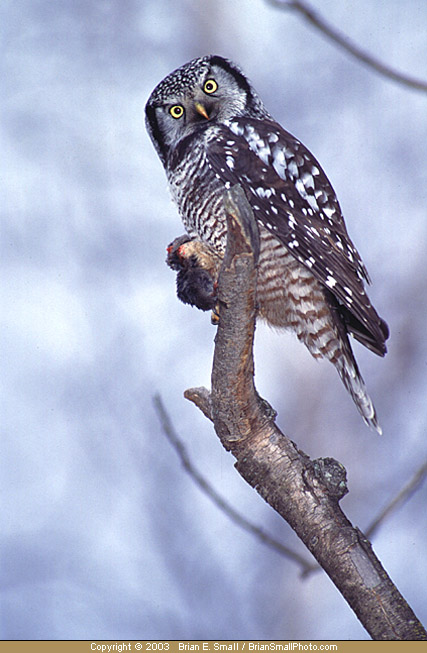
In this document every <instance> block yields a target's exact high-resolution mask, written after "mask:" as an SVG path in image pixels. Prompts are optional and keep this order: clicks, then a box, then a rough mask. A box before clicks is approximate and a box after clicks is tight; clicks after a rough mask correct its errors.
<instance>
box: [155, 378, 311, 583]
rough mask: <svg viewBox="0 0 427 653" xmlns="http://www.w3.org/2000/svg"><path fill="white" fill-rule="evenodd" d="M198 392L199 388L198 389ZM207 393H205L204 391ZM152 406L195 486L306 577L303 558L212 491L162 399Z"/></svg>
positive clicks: (307, 564)
mask: <svg viewBox="0 0 427 653" xmlns="http://www.w3.org/2000/svg"><path fill="white" fill-rule="evenodd" d="M199 390H200V388H199ZM206 392H207V391H206ZM153 402H154V406H155V409H156V412H157V414H158V416H159V419H160V423H161V425H162V429H163V432H164V434H165V435H166V437H167V439H168V440H169V442H170V443H171V445H172V446H173V448H174V449H175V451H176V452H177V454H178V456H179V458H180V460H181V463H182V465H183V467H184V469H185V470H186V472H187V473H188V474H189V476H190V477H191V478H192V479H193V481H194V482H195V483H196V485H198V486H199V488H200V489H201V490H202V491H203V492H204V493H205V494H206V495H207V496H208V497H209V498H210V499H211V501H213V503H215V504H216V505H217V506H218V508H219V509H220V510H221V511H222V512H223V513H225V514H226V515H227V517H229V518H230V519H231V520H232V521H233V522H234V523H236V524H237V525H238V526H240V527H241V528H243V529H244V530H245V531H248V532H249V533H252V535H255V537H257V538H258V539H259V540H260V541H261V542H262V543H263V544H266V545H267V546H269V547H270V548H271V549H274V550H275V551H277V553H279V554H280V555H283V556H285V557H287V558H290V559H291V560H293V561H294V562H296V563H297V564H298V565H300V567H301V573H302V576H307V574H308V573H309V572H310V571H312V570H313V566H312V564H311V563H309V562H308V561H307V560H306V559H305V558H303V556H300V555H299V554H298V553H296V552H295V551H293V550H292V549H289V548H288V547H287V546H285V545H284V544H282V543H281V542H278V540H276V539H274V538H273V537H271V535H268V533H265V532H264V531H263V530H262V529H261V528H259V526H256V525H255V524H253V523H252V522H250V521H249V520H248V519H246V517H243V515H241V514H240V513H239V512H238V511H237V510H235V509H234V508H233V507H232V506H230V504H229V503H228V502H227V501H226V500H225V499H224V498H223V497H222V496H221V495H220V494H218V493H217V492H216V490H214V488H213V487H212V486H211V485H210V484H209V483H208V481H207V480H206V479H205V478H204V476H202V474H200V472H199V471H198V470H197V469H196V468H195V467H194V465H193V463H192V462H191V459H190V457H189V455H188V453H187V450H186V448H185V445H184V444H183V442H182V441H181V439H180V438H179V436H178V434H177V432H176V431H175V429H174V427H173V425H172V421H171V419H170V417H169V414H168V412H167V411H166V408H165V406H164V404H163V401H162V398H161V397H160V395H159V394H156V395H154V397H153Z"/></svg>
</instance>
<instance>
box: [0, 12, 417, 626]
mask: <svg viewBox="0 0 427 653" xmlns="http://www.w3.org/2000/svg"><path fill="white" fill-rule="evenodd" d="M312 4H313V6H315V7H317V8H318V9H319V10H321V12H322V14H323V15H324V16H325V17H327V18H328V19H329V20H330V21H331V22H332V23H333V24H335V25H336V26H337V27H339V28H340V29H342V30H343V31H344V32H345V33H347V34H348V35H350V36H351V37H352V38H353V39H354V40H355V41H356V42H358V43H359V44H360V45H361V46H363V47H364V48H365V49H366V50H367V51H370V52H372V53H373V54H376V56H378V57H379V58H381V59H382V60H384V61H386V62H388V63H389V64H390V65H392V66H394V67H395V68H397V69H400V70H402V71H406V72H407V73H410V74H413V75H417V76H420V77H422V76H424V77H426V76H427V73H426V70H425V66H424V64H425V61H426V29H425V25H426V20H427V5H426V3H425V2H422V1H421V0H420V1H417V0H409V1H408V2H404V3H402V2H401V1H400V0H387V1H380V0H376V1H374V0H370V1H368V0H358V2H342V1H341V0H323V1H322V2H321V1H320V0H316V1H315V0H313V2H312ZM0 32H1V38H0V47H1V57H0V71H1V72H0V75H1V89H2V91H1V96H2V100H1V102H0V111H1V124H0V143H1V149H0V152H1V155H0V156H1V159H0V160H1V169H0V184H1V187H0V197H1V205H0V206H1V208H0V211H1V264H2V285H1V309H0V310H1V313H0V315H1V327H2V328H1V361H2V363H1V367H2V373H1V401H2V404H1V439H0V461H1V462H0V465H1V469H0V473H1V476H0V484H1V512H0V520H1V523H0V547H1V579H0V581H1V582H0V586H1V589H0V601H1V606H0V615H1V617H0V618H1V628H0V636H1V638H3V639H26V638H29V639H33V638H34V639H37V638H48V639H54V638H62V639H68V638H82V639H91V638H111V639H115V638H126V639H129V638H284V639H288V638H290V639H292V638H343V639H347V638H366V637H367V634H366V632H365V631H364V629H363V628H362V627H361V626H360V624H359V623H358V621H357V620H356V618H355V617H354V615H353V613H352V612H351V611H350V609H349V608H348V606H347V604H346V603H345V602H344V600H343V599H342V598H341V596H340V595H339V594H338V592H337V591H336V589H335V588H334V586H333V585H332V583H331V582H330V581H329V579H328V578H327V577H325V575H324V574H322V573H317V574H315V575H313V576H312V577H310V578H309V579H307V580H305V581H303V580H301V579H300V577H299V572H298V568H297V567H296V566H295V565H294V564H293V563H292V562H290V561H288V560H286V559H284V558H282V557H280V556H279V555H277V554H276V553H275V552H273V551H270V550H269V549H268V548H266V547H265V546H263V545H262V544H260V543H259V542H258V541H256V540H254V539H253V538H252V537H251V536H249V535H247V534H246V533H244V532H242V531H241V530H240V529H239V528H238V527H237V526H235V525H234V524H232V523H231V522H230V521H229V520H228V519H227V517H225V516H224V515H223V514H221V513H220V512H218V510H217V508H216V507H214V506H213V505H212V504H211V503H210V502H209V500H208V499H207V498H206V497H205V496H203V495H201V494H200V492H199V491H198V490H197V489H196V488H195V486H194V484H193V482H192V480H191V479H190V478H189V477H188V476H187V475H186V474H185V472H184V471H183V469H182V467H181V465H180V463H179V461H178V459H177V456H176V454H175V452H174V451H173V450H172V449H171V447H170V445H169V444H168V442H167V440H166V439H165V437H164V434H163V433H162V431H161V428H160V426H159V421H158V418H157V416H156V413H155V411H154V408H153V403H152V396H153V393H154V392H156V391H157V392H160V393H161V395H162V397H163V400H164V402H165V404H166V405H167V407H168V410H169V411H170V414H171V417H172V419H173V420H174V422H175V425H176V428H177V430H178V432H179V433H180V435H181V436H182V438H183V440H184V441H185V443H186V446H187V447H188V450H189V452H190V453H191V456H192V457H193V461H194V462H195V463H196V464H197V466H198V467H199V469H200V470H201V471H202V473H203V474H205V475H206V477H207V478H209V479H210V480H211V482H212V483H213V484H214V486H215V487H216V489H217V490H218V491H220V492H222V493H223V494H224V496H225V497H227V499H228V500H229V501H230V502H231V503H232V504H233V505H234V507H235V508H237V509H239V510H241V511H242V512H243V513H244V514H245V515H246V516H247V517H248V518H251V519H253V520H255V521H256V522H257V523H258V524H259V525H260V526H261V527H262V528H263V529H265V530H268V531H269V532H271V533H273V534H274V535H275V536H276V537H278V538H280V539H281V540H282V541H283V542H285V543H288V544H289V545H292V546H294V547H295V548H296V549H298V550H299V551H302V552H304V548H303V547H302V545H300V543H299V542H298V541H297V540H296V537H295V536H294V534H293V532H292V531H291V529H290V528H289V527H288V526H287V525H286V524H285V523H284V522H282V521H281V519H280V518H279V517H278V516H276V515H275V513H274V512H273V510H272V509H271V508H269V507H268V506H267V505H266V504H265V503H264V502H263V500H262V499H261V498H260V497H259V496H258V495H257V494H256V493H255V492H254V491H253V490H252V489H251V488H250V487H249V486H247V485H246V484H245V482H244V481H243V480H242V479H241V478H240V477H239V475H238V474H237V472H236V471H235V470H234V468H233V459H232V457H231V456H230V455H229V454H227V453H225V452H224V451H223V449H222V447H221V445H220V443H219V441H218V440H217V438H216V436H215V434H214V432H213V429H212V427H211V425H210V423H208V422H207V421H206V420H205V419H204V418H203V416H202V415H201V414H200V413H199V412H198V411H197V410H196V408H195V407H193V406H192V405H191V404H189V403H188V402H186V401H185V400H184V399H183V396H182V393H183V391H184V389H185V388H187V387H190V386H195V385H203V384H204V385H209V378H210V369H211V359H212V351H213V338H214V334H215V330H214V327H212V326H211V325H210V322H209V316H208V315H207V314H203V313H201V312H198V311H196V310H195V309H194V310H192V309H190V308H189V307H186V306H183V305H182V304H180V303H179V302H178V301H177V299H176V297H175V288H174V275H173V273H172V272H171V271H170V270H169V269H168V268H167V267H166V265H165V264H164V258H165V247H166V245H167V244H168V243H169V242H170V241H171V240H172V239H173V238H174V237H175V236H177V235H179V234H180V233H182V226H181V223H180V220H179V217H178V215H177V213H176V210H175V209H174V207H173V206H172V204H171V203H170V200H169V195H168V192H167V189H166V183H165V178H164V173H163V170H162V168H161V165H160V162H159V161H158V159H157V157H156V154H155V151H154V149H153V148H152V146H151V143H150V142H149V139H148V137H147V134H146V133H145V129H144V125H143V107H144V104H145V102H146V100H147V98H148V95H149V93H150V92H151V90H152V88H153V87H154V86H155V85H156V84H157V83H158V82H159V81H160V79H161V78H162V77H164V76H165V75H166V74H167V73H169V72H170V71H171V70H172V69H174V68H176V67H177V66H179V65H181V64H182V63H184V62H185V61H187V60H189V59H191V58H193V57H195V56H198V55H202V54H206V53H209V52H213V53H218V54H222V55H225V56H228V57H230V58H232V59H234V60H236V61H237V62H238V63H239V64H240V65H241V66H242V67H243V68H244V70H245V71H246V73H247V74H248V75H249V76H250V78H251V79H252V80H253V82H254V84H255V86H256V88H257V89H258V90H259V92H260V94H261V95H262V97H263V98H264V100H265V102H266V104H267V106H268V108H269V109H270V110H271V112H272V114H273V115H274V116H275V117H276V118H277V119H278V120H280V122H281V123H282V124H283V125H284V126H285V127H286V129H288V130H289V131H291V132H293V133H294V134H295V135H296V136H297V137H298V138H300V139H301V140H302V141H303V142H304V143H305V144H306V145H308V147H309V148H310V149H311V150H312V151H313V152H314V153H315V155H316V156H317V157H318V158H319V160H320V161H321V162H322V165H323V166H324V168H325V169H326V171H327V174H328V175H329V177H330V178H331V180H332V182H333V184H334V187H335V189H336V191H337V193H338V196H339V198H340V201H341V204H342V208H343V210H344V213H345V216H346V221H347V225H348V229H349V231H350V234H351V236H352V238H353V240H354V241H355V243H356V244H357V246H358V248H359V250H360V252H361V254H362V256H363V258H364V260H365V262H366V265H367V267H368V269H369V272H370V274H371V276H372V278H373V281H374V285H373V287H372V289H371V291H370V294H371V297H372V300H373V301H374V303H375V305H376V306H377V307H378V310H379V311H380V313H381V314H382V315H383V316H384V317H385V318H386V319H387V320H388V322H389V324H390V327H391V332H392V337H391V339H390V347H389V349H390V353H389V354H388V356H387V357H386V358H385V359H384V360H381V359H379V358H377V357H375V356H373V355H372V354H370V353H369V352H367V351H366V350H363V349H362V348H361V347H360V346H358V345H355V352H356V355H357V358H358V361H359V363H360V366H361V369H362V371H363V374H364V376H365V379H366V381H367V384H368V387H369V390H370V392H371V394H372V396H373V398H374V400H375V403H376V405H377V409H378V413H379V416H380V420H381V423H382V426H383V429H384V436H383V437H382V438H380V437H378V436H377V435H376V434H374V433H372V432H370V431H369V430H368V429H367V428H366V427H365V426H364V424H363V422H362V421H361V419H360V417H359V415H358V413H357V411H356V410H355V408H354V406H353V404H352V402H351V400H350V399H349V398H348V396H347V394H346V392H345V390H344V389H343V387H342V385H341V382H340V381H339V379H338V376H337V374H336V373H335V371H334V370H333V368H332V367H331V366H330V365H327V364H326V363H323V364H322V363H316V362H315V361H314V360H313V359H312V358H311V357H310V355H309V354H308V353H307V352H306V350H305V349H304V348H303V347H302V346H301V345H300V344H299V343H298V342H297V341H296V339H295V338H294V337H293V336H290V335H278V334H275V333H273V332H271V331H269V330H268V329H266V328H264V327H259V328H258V329H257V333H256V382H257V386H258V389H259V391H260V392H261V394H262V395H264V396H265V397H266V398H268V399H269V401H270V402H271V403H272V404H273V405H274V406H275V407H276V409H277V410H278V411H279V419H278V423H279V425H280V426H281V427H282V428H283V429H284V430H285V431H286V432H287V433H288V434H289V435H291V437H292V439H293V440H295V441H296V442H297V443H298V444H299V446H300V447H301V448H302V449H303V450H304V451H306V452H307V453H308V454H309V455H310V456H312V457H316V456H333V457H335V458H337V459H338V460H340V461H341V462H342V463H343V464H344V465H345V466H346V468H347V471H348V476H349V488H350V494H349V495H348V496H347V497H346V498H345V499H344V500H343V501H342V506H343V508H344V510H345V511H346V513H347V514H348V516H349V518H350V519H351V520H352V522H353V523H355V524H356V525H358V526H359V527H360V528H362V529H363V528H364V527H366V526H367V524H368V523H369V522H370V521H371V520H372V519H373V518H374V517H375V515H376V514H377V512H378V511H379V510H380V509H381V508H382V507H383V506H384V505H385V504H386V503H387V501H388V500H389V499H390V498H391V497H393V496H394V495H395V494H396V493H397V492H398V490H399V489H400V488H401V487H402V486H403V485H404V484H405V483H406V482H407V481H408V480H409V479H410V478H411V476H412V475H413V474H414V472H415V471H416V469H417V468H418V466H419V465H420V464H421V462H422V460H423V459H424V458H425V455H426V445H425V442H426V431H427V418H426V413H427V410H426V393H427V383H426V375H427V350H426V342H427V341H426V337H425V321H426V304H427V302H426V299H427V293H426V287H427V283H426V272H427V270H426V242H427V238H426V236H427V234H426V224H427V222H426V212H425V207H426V188H427V179H426V168H427V165H426V151H427V150H426V142H427V128H426V116H427V96H426V95H422V94H421V93H419V92H415V91H410V90H408V89H406V88H404V87H401V86H398V85H396V84H393V83H391V82H389V81H387V80H385V79H383V78H381V77H379V76H378V75H376V74H374V73H372V72H371V71H369V70H367V69H366V68H364V67H363V66H361V65H360V64H358V63H357V62H355V61H354V60H352V59H350V58H349V57H348V56H347V55H345V54H343V53H342V52H340V51H337V50H336V49H335V47H333V46H332V45H331V44H330V43H329V42H327V41H326V40H325V38H324V37H322V36H321V35H319V34H318V33H317V32H315V31H314V30H313V29H312V28H310V27H309V26H308V25H306V24H304V23H303V22H302V20H301V19H300V18H299V17H298V16H297V15H295V14H293V13H287V12H279V11H278V10H276V9H274V8H272V7H271V6H270V5H268V4H266V2H264V1H263V0H232V1H230V0H215V1H211V0H206V1H203V2H201V1H197V0H184V1H183V2H176V0H145V1H143V2H142V1H138V0H104V1H102V0H75V1H72V0H56V1H55V2H52V1H51V0H27V1H26V0H13V1H12V0H3V2H2V3H1V5H0ZM425 506H426V490H425V487H424V488H423V489H421V490H420V491H419V492H418V493H417V494H416V495H415V496H414V497H413V498H412V499H411V501H410V503H409V504H407V505H405V506H404V507H403V508H401V509H400V510H399V512H397V513H395V514H394V515H393V516H392V517H391V518H390V519H389V520H388V521H387V523H386V524H385V525H384V526H383V527H382V528H381V530H380V531H379V533H378V535H377V536H376V537H375V538H374V542H373V543H374V548H375V551H376V552H377V554H378V555H379V557H380V559H381V560H382V562H383V564H384V566H385V568H386V569H387V571H388V572H389V573H390V574H391V576H392V578H393V580H394V581H395V582H396V584H397V586H398V587H399V589H400V590H401V591H402V593H403V594H404V596H405V597H406V599H407V600H408V601H409V602H410V604H411V605H412V607H413V608H414V610H415V611H416V613H417V614H418V616H419V617H420V618H423V619H424V620H427V602H426V594H425V579H426V576H427V562H426V556H425V534H426V509H425ZM306 555H307V558H309V554H308V553H307V554H306Z"/></svg>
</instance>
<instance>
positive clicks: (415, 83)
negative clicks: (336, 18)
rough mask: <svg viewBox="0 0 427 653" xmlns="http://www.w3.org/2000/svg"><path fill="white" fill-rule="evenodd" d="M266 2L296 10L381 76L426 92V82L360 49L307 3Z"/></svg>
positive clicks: (279, 0) (272, 0)
mask: <svg viewBox="0 0 427 653" xmlns="http://www.w3.org/2000/svg"><path fill="white" fill-rule="evenodd" d="M268 2H269V4H271V5H273V7H277V8H279V9H284V10H286V9H291V10H294V11H297V12H298V13H299V14H301V16H303V18H304V19H305V20H306V21H307V22H309V23H310V24H311V25H313V26H314V27H315V28H316V29H317V30H318V31H320V32H321V33H322V34H323V35H324V36H326V37H327V38H328V39H329V40H330V41H333V42H334V43H336V44H337V45H338V46H339V47H340V48H341V49H342V50H345V51H346V52H348V53H349V54H350V55H351V56H352V57H354V58H355V59H357V60H358V61H360V62H362V63H364V64H366V65H367V66H368V67H369V68H371V69H372V70H374V71H375V72H377V73H379V74H380V75H382V76H383V77H387V78H388V79H391V80H392V81H393V82H397V83H398V84H403V85H404V86H408V87H409V88H412V89H415V90H417V91H423V92H424V93H426V92H427V82H425V81H424V80H422V79H416V78H415V77H411V76H409V75H404V74H403V73H400V72H398V71H397V70H394V69H393V68H391V67H390V66H388V65H387V64H384V63H382V62H381V61H379V60H378V59H375V57H373V56H371V55H370V54H368V53H367V52H365V51H364V50H362V49H361V48H360V47H359V46H358V45H356V44H354V43H352V42H351V41H350V39H349V38H348V37H347V36H344V34H341V33H340V32H339V31H338V30H336V29H335V28H334V27H332V25H329V24H328V23H327V22H326V21H325V20H324V18H322V17H321V16H320V15H319V14H318V13H317V12H315V11H314V10H313V9H312V8H311V7H310V6H309V5H308V4H307V3H305V2H299V1H298V0H295V2H286V0H283V1H281V0H268Z"/></svg>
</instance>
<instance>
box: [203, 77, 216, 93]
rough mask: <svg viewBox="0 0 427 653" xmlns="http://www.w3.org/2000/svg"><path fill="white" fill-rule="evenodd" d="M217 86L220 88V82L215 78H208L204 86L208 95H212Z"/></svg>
mask: <svg viewBox="0 0 427 653" xmlns="http://www.w3.org/2000/svg"><path fill="white" fill-rule="evenodd" d="M217 88H218V84H217V83H216V81H215V80H214V79H207V80H206V82H205V85H204V87H203V90H204V92H205V93H208V95H210V94H211V93H215V91H216V90H217Z"/></svg>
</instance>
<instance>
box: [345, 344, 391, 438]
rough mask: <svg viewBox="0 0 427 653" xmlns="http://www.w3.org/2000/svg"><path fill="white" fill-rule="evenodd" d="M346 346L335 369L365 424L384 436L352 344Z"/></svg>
mask: <svg viewBox="0 0 427 653" xmlns="http://www.w3.org/2000/svg"><path fill="white" fill-rule="evenodd" d="M346 344H347V347H345V351H344V352H342V355H341V356H340V357H339V358H338V360H337V361H336V362H335V367H336V368H337V371H338V374H339V375H340V378H341V380H342V382H343V383H344V385H345V387H346V389H347V391H348V393H349V394H350V396H351V398H352V399H353V401H354V403H355V404H356V407H357V410H358V411H359V413H360V414H361V415H362V417H363V420H364V422H365V423H366V424H367V425H368V426H370V427H371V428H373V429H375V430H376V431H377V432H378V433H379V434H380V435H382V429H381V426H380V425H379V423H378V419H377V414H376V411H375V406H374V404H373V403H372V400H371V398H370V396H369V395H368V391H367V389H366V385H365V382H364V380H363V377H362V375H361V374H360V372H359V368H358V366H357V363H356V360H355V358H354V356H353V352H352V351H351V348H350V344H349V343H346Z"/></svg>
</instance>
